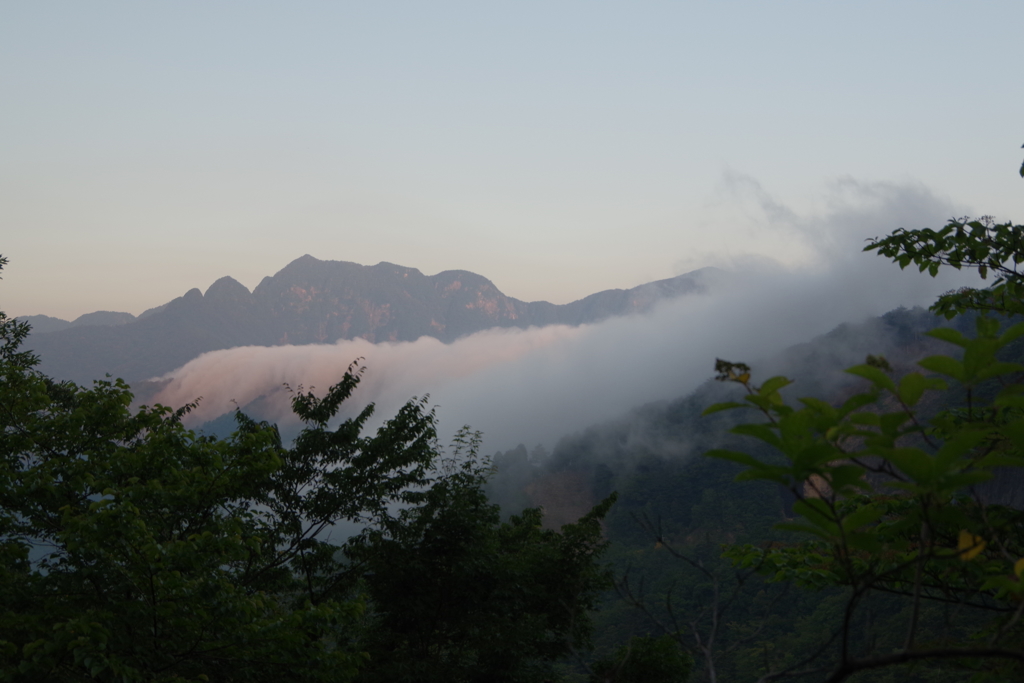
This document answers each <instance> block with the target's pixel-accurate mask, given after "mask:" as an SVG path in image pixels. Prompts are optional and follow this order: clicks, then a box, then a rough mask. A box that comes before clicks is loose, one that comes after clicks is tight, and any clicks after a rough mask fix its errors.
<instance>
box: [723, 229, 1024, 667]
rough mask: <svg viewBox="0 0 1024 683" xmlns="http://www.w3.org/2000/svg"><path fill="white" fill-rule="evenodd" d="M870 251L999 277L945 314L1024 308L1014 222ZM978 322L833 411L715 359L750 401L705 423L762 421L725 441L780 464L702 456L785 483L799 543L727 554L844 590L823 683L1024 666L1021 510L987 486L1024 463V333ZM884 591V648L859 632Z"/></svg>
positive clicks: (880, 374) (874, 360) (907, 235)
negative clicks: (888, 608)
mask: <svg viewBox="0 0 1024 683" xmlns="http://www.w3.org/2000/svg"><path fill="white" fill-rule="evenodd" d="M868 248H869V249H877V250H878V251H879V253H881V254H883V255H886V256H890V257H892V258H894V260H896V261H897V262H898V263H899V264H900V265H901V266H906V265H909V264H910V263H916V264H918V265H919V267H920V268H921V270H922V271H924V270H928V271H929V272H930V273H931V274H932V275H934V274H935V273H936V272H937V270H938V268H939V267H940V266H942V265H950V266H953V267H955V268H960V267H963V266H971V267H976V268H978V269H979V270H980V271H981V272H982V274H983V275H985V274H986V270H987V271H993V272H996V273H998V277H997V279H996V281H995V283H994V284H993V286H992V287H990V288H988V289H984V290H961V291H959V292H954V293H950V294H947V295H944V296H943V297H942V298H941V299H940V300H939V302H938V303H937V304H936V306H935V307H934V308H935V309H936V310H937V311H939V312H941V313H945V314H946V315H947V316H948V317H952V316H953V315H956V314H957V313H959V312H963V311H966V310H978V309H980V310H983V311H996V312H999V313H1003V314H1008V315H1012V314H1015V313H1018V312H1021V311H1024V304H1022V302H1021V297H1022V294H1024V289H1022V286H1024V285H1022V282H1021V275H1020V274H1019V273H1018V271H1017V264H1018V263H1020V262H1021V261H1024V242H1022V228H1021V227H1020V226H1015V225H1012V224H1009V223H1006V224H999V225H996V224H993V223H992V222H991V221H987V220H982V221H971V222H964V221H952V222H951V223H950V224H949V225H947V226H946V227H945V228H943V229H942V230H940V231H930V230H920V231H903V230H900V231H897V232H895V233H893V235H892V236H890V237H888V238H886V239H883V240H876V241H874V242H873V243H872V244H871V245H869V247H868ZM1011 262H1012V265H1011ZM975 322H976V334H975V336H973V337H968V336H966V335H964V334H962V333H960V332H958V331H957V330H955V329H951V328H938V329H935V330H933V331H931V332H930V333H928V334H929V335H930V336H932V337H933V338H936V339H939V340H941V341H944V342H947V343H949V344H952V345H953V346H955V347H957V350H956V353H955V355H948V356H946V355H935V356H931V357H929V358H925V359H923V360H921V361H919V363H918V365H919V366H920V368H921V369H922V372H910V373H908V374H906V375H904V376H902V377H898V378H897V377H895V376H894V372H893V370H892V368H891V367H889V364H888V363H887V362H886V361H885V359H884V358H878V357H871V356H869V357H868V359H867V361H866V362H865V363H864V364H862V365H858V366H855V367H852V368H849V369H848V370H847V372H848V373H850V374H851V375H854V376H856V377H859V378H861V379H862V380H864V381H865V385H866V388H865V390H863V391H861V392H859V393H856V394H854V395H852V396H850V397H849V398H846V400H844V401H843V402H842V403H841V404H839V405H833V404H830V403H827V402H825V401H822V400H820V399H815V398H801V399H800V400H799V403H798V405H790V404H788V403H787V402H786V401H785V400H784V398H783V396H782V394H781V390H782V389H784V388H785V387H786V386H788V385H789V384H790V383H791V382H790V381H789V380H788V379H786V378H784V377H773V378H771V379H768V380H766V381H765V382H763V383H762V384H760V385H757V384H754V383H753V382H752V380H751V373H750V368H749V367H748V366H746V365H744V364H742V363H730V362H728V361H722V360H719V361H718V362H717V364H716V371H717V373H718V377H717V379H719V380H720V381H724V382H730V383H735V384H739V385H740V386H742V387H743V390H744V392H745V396H744V397H743V399H742V400H741V401H731V402H726V403H719V404H716V405H713V406H711V407H709V408H708V409H707V410H706V411H705V414H709V413H714V412H718V411H722V410H736V409H744V408H745V409H749V410H753V411H755V412H756V413H758V414H760V415H761V417H762V420H763V421H760V422H752V423H747V424H741V425H738V426H736V427H735V428H733V429H732V432H733V433H735V434H739V435H742V436H746V437H751V438H754V439H756V440H758V441H760V442H761V443H762V445H763V446H766V447H767V448H768V449H769V450H770V451H772V452H774V453H775V454H776V455H775V456H772V457H756V456H754V455H751V454H749V453H745V452H740V451H735V450H723V449H719V450H713V451H710V452H709V453H708V455H709V456H711V457H714V458H720V459H724V460H728V461H731V462H734V463H737V464H739V465H741V466H742V467H743V468H744V469H743V471H742V472H741V473H740V475H739V476H738V479H740V480H766V481H769V482H774V483H777V484H779V485H782V486H784V487H786V488H787V489H788V490H789V491H790V492H791V494H792V495H793V497H794V499H795V502H794V504H793V507H792V510H793V514H794V515H795V516H794V518H793V519H790V520H787V521H785V522H782V523H780V524H778V525H777V527H778V528H779V529H780V530H782V531H785V532H791V533H795V534H797V535H798V536H799V537H803V538H804V539H805V540H803V541H800V542H797V543H792V544H780V543H773V544H770V545H769V546H754V545H746V546H734V547H728V548H727V549H726V551H725V552H726V556H727V557H728V558H730V559H731V560H732V561H733V562H734V563H736V564H737V565H738V566H740V567H749V568H757V569H758V570H759V571H761V572H762V573H764V574H766V575H767V576H770V577H772V579H773V580H775V581H786V582H792V583H796V584H798V585H800V586H803V587H806V588H811V589H824V588H836V587H838V588H842V589H843V590H845V591H846V596H847V597H846V601H845V605H844V608H843V614H842V616H841V619H840V620H839V623H838V626H837V629H836V631H835V633H834V637H835V648H834V650H832V651H829V652H823V653H820V654H821V655H822V656H821V657H818V658H817V659H818V660H823V659H824V661H826V662H828V661H831V663H827V664H826V665H825V669H826V670H827V671H828V672H829V673H828V677H827V679H826V680H828V681H842V680H846V679H847V678H849V677H850V676H852V675H853V674H855V673H857V672H859V671H866V670H871V669H877V668H882V667H888V666H895V665H899V664H906V663H913V662H923V661H929V662H935V661H949V662H951V663H952V664H951V665H955V666H957V667H960V668H961V669H962V670H964V671H969V672H973V673H974V674H976V675H978V676H982V677H984V676H985V675H988V676H991V677H993V678H994V679H996V680H1003V679H1004V678H1005V677H1006V676H1013V675H1019V673H1020V671H1022V670H1024V621H1022V616H1024V513H1022V512H1021V511H1020V510H1017V509H1014V508H1010V507H1006V506H1002V505H996V504H993V503H992V502H991V501H990V500H989V499H987V498H986V496H985V495H983V493H982V490H981V489H979V486H980V485H981V484H983V483H984V482H987V481H990V480H991V479H992V478H993V477H994V476H996V475H997V474H1004V475H1005V473H1008V472H1009V473H1013V472H1019V471H1020V469H1021V468H1024V384H1022V383H1021V378H1022V376H1024V366H1022V365H1021V364H1019V363H1015V362H1008V361H1006V360H1004V359H1003V355H1005V353H1006V352H1007V351H1008V349H1009V348H1010V347H1011V345H1012V344H1014V342H1016V341H1017V340H1019V339H1020V338H1021V337H1022V336H1024V323H1017V324H1013V325H1010V326H1008V327H1006V326H1004V325H1002V324H1000V322H999V321H998V320H997V319H993V318H987V317H984V316H979V317H978V318H977V319H976V321H975ZM878 595H888V596H891V597H893V599H897V600H899V602H898V603H897V604H898V605H899V606H900V607H899V609H898V610H896V612H897V614H898V618H899V620H900V621H901V622H902V635H901V636H900V638H899V642H896V643H888V644H886V645H885V646H884V647H883V646H882V645H880V644H878V643H872V642H870V641H865V640H864V639H863V638H860V637H858V634H856V633H855V629H854V624H855V622H856V621H857V619H858V618H859V615H860V612H862V611H863V608H864V605H866V604H867V603H868V602H870V601H871V600H873V599H874V598H875V597H876V596H878ZM940 608H941V610H942V611H943V614H944V615H945V616H943V617H942V618H941V619H940V618H938V613H937V612H936V610H937V609H940ZM828 658H834V659H832V660H829V659H828ZM812 663H813V662H810V661H808V662H805V664H812ZM818 668H820V667H818ZM793 670H794V666H793V662H781V661H780V662H775V663H770V664H767V665H766V667H765V670H764V678H765V679H772V678H776V677H779V676H780V675H782V674H783V673H785V672H786V671H793ZM812 670H813V669H812Z"/></svg>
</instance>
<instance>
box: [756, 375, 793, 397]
mask: <svg viewBox="0 0 1024 683" xmlns="http://www.w3.org/2000/svg"><path fill="white" fill-rule="evenodd" d="M792 383H793V380H790V379H787V378H785V377H782V376H778V377H772V378H771V379H769V380H767V381H765V383H764V384H762V385H761V389H760V390H759V391H758V393H759V394H761V395H762V396H767V395H768V394H771V393H774V392H776V391H778V390H779V389H782V388H783V387H786V386H789V385H790V384H792Z"/></svg>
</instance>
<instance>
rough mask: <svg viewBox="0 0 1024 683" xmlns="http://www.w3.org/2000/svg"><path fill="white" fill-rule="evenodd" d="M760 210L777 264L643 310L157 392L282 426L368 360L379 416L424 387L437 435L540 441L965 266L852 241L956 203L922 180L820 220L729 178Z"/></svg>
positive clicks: (321, 358)
mask: <svg viewBox="0 0 1024 683" xmlns="http://www.w3.org/2000/svg"><path fill="white" fill-rule="evenodd" d="M733 180H734V183H735V184H736V185H737V187H738V189H737V192H744V193H746V194H745V197H741V198H740V199H745V201H748V202H749V201H751V196H752V197H753V201H754V208H755V209H756V208H757V207H758V206H760V207H762V209H763V213H762V218H761V220H762V227H763V229H764V230H766V231H774V232H775V233H776V234H777V235H778V237H779V239H783V240H787V241H790V242H792V243H793V244H794V249H800V250H802V254H803V258H801V259H800V263H799V264H798V265H788V266H783V265H781V264H779V263H778V262H776V261H772V260H769V259H766V258H752V257H750V256H749V255H743V254H742V253H741V250H737V252H736V254H734V258H733V259H732V261H731V262H730V263H729V264H726V265H728V266H729V267H730V271H729V272H726V273H723V274H721V275H720V276H719V277H717V278H715V280H714V281H712V282H710V283H709V285H710V287H709V289H710V291H709V293H707V294H703V295H692V296H688V297H684V298H681V299H677V300H674V301H668V302H664V303H662V304H661V305H659V306H658V307H656V308H655V309H654V310H653V311H652V312H651V313H650V314H647V315H644V316H635V317H628V318H615V319H610V320H607V321H605V322H603V323H599V324H595V325H588V326H583V327H578V328H570V327H565V326H554V327H545V328H539V329H538V328H532V329H529V330H490V331H485V332H481V333H478V334H474V335H472V336H469V337H465V338H462V339H459V340H457V341H455V342H454V343H452V344H448V345H445V344H442V343H441V342H439V341H437V340H435V339H432V338H426V337H424V338H422V339H420V340H418V341H415V342H407V343H399V344H370V343H368V342H365V341H362V340H355V341H342V342H339V343H337V344H332V345H316V346H278V347H269V348H265V347H241V348H235V349H228V350H224V351H215V352H212V353H208V354H205V355H203V356H201V357H199V358H197V359H195V360H193V361H192V362H190V363H188V364H187V365H185V366H184V367H182V368H180V369H178V370H176V371H174V372H172V373H170V374H169V375H168V376H167V378H168V379H170V382H169V383H168V384H167V386H166V387H165V388H164V389H163V390H162V391H161V392H160V393H159V394H158V395H157V396H156V397H155V400H156V401H158V402H161V403H164V404H167V405H172V406H175V405H180V404H182V403H184V402H186V401H191V400H194V399H195V398H196V397H197V396H202V397H203V401H202V403H201V409H200V411H199V412H198V417H197V419H198V420H200V421H202V420H207V419H212V418H213V417H216V416H217V415H219V414H222V413H224V412H227V411H230V410H232V409H233V408H234V407H235V405H236V404H237V405H243V406H244V405H246V404H249V403H251V402H252V401H254V400H256V399H258V398H260V397H263V398H262V400H261V401H260V403H259V405H260V411H261V412H263V413H264V414H263V415H261V416H260V417H264V418H266V419H271V420H275V421H279V422H282V423H283V424H287V423H288V419H289V414H290V413H289V409H288V396H289V395H288V393H287V392H286V391H283V390H282V389H281V387H282V384H283V383H288V384H290V385H292V386H296V385H298V384H303V385H305V386H306V387H309V386H314V387H318V388H320V389H321V390H323V389H326V388H327V387H328V386H329V385H330V384H332V383H333V382H336V381H337V380H338V379H340V377H341V375H342V374H343V373H344V371H345V368H346V367H347V366H348V365H349V363H351V362H352V361H353V360H354V359H356V358H360V357H361V358H363V359H364V360H363V361H362V363H363V364H365V365H366V367H367V372H366V375H365V378H364V382H363V383H362V385H361V386H360V387H359V389H358V390H357V392H356V394H355V396H354V399H353V404H354V405H353V410H355V409H357V408H358V407H359V406H362V405H365V404H366V403H368V402H371V401H372V402H375V403H376V404H377V415H378V416H379V417H380V419H383V418H385V417H387V416H388V415H391V414H394V412H395V411H396V410H397V409H398V407H399V406H400V405H401V404H402V403H404V402H405V401H407V400H408V399H409V398H410V397H412V396H423V395H424V394H428V393H429V394H430V398H431V404H433V405H436V406H437V407H438V414H439V417H440V422H441V433H442V438H445V439H446V438H448V437H449V436H450V435H451V434H452V433H453V432H454V431H455V430H456V429H458V428H459V427H460V426H462V425H463V424H469V425H471V426H472V427H473V428H475V429H480V430H482V431H483V432H484V437H485V441H484V450H485V451H486V452H493V451H494V450H497V449H507V448H511V447H514V446H515V445H516V444H518V443H520V442H524V443H527V444H536V443H545V444H549V445H550V444H552V443H553V442H554V441H555V440H556V439H557V438H558V437H560V436H562V435H564V434H567V433H571V432H574V431H577V430H579V429H582V428H584V427H586V426H587V425H589V424H592V423H595V422H599V421H602V420H605V419H608V418H611V417H614V416H616V415H618V414H621V413H622V412H624V411H626V410H628V409H629V408H632V407H634V406H636V405H639V404H641V403H645V402H649V401H654V400H660V399H666V398H673V397H676V396H679V395H682V394H685V393H687V392H689V391H691V390H692V389H693V388H695V387H696V386H697V385H698V384H699V383H701V382H703V381H705V380H706V379H707V378H708V377H709V376H711V374H712V367H713V364H714V360H715V358H716V357H722V358H727V359H730V360H745V361H748V362H751V361H756V360H757V359H758V358H761V357H765V356H767V355H770V354H773V353H776V352H778V351H780V350H781V349H783V348H785V347H787V346H789V345H792V344H795V343H799V342H801V341H805V340H807V339H809V338H811V337H814V336H816V335H819V334H823V333H825V332H827V331H829V330H830V329H832V328H834V327H835V326H836V325H838V324H840V323H842V322H847V321H859V320H862V319H863V318H865V317H867V316H870V315H878V314H881V313H883V312H885V311H887V310H891V309H892V308H895V307H897V306H901V305H902V306H913V305H927V304H929V303H930V302H931V301H932V300H933V299H934V297H935V296H936V295H937V294H939V293H941V292H942V291H945V290H947V289H950V288H952V287H956V286H960V285H962V284H965V283H968V282H974V281H975V280H976V278H974V277H972V276H971V275H970V274H964V273H943V274H942V275H940V277H939V278H936V279H932V278H930V277H928V276H927V275H921V274H919V273H917V272H916V269H908V270H907V271H900V269H899V268H898V267H897V266H895V265H894V264H892V263H890V262H888V261H887V260H886V259H882V258H879V257H878V256H875V255H873V254H865V253H862V252H861V249H862V248H863V245H864V240H865V238H869V237H875V236H880V235H884V234H886V233H888V232H890V231H891V230H893V229H894V228H896V227H900V226H902V227H907V228H917V227H926V226H929V227H938V226H940V225H942V224H943V223H944V221H945V220H946V219H947V218H949V216H950V215H953V214H954V213H956V211H955V207H952V206H951V205H950V204H948V203H947V202H944V201H941V200H939V199H938V198H936V197H934V196H933V195H931V194H930V193H929V192H927V191H926V190H925V189H923V188H921V187H919V186H900V185H891V184H874V185H864V184H858V183H854V182H853V181H847V182H846V183H845V184H841V185H840V186H839V187H838V189H837V191H836V192H835V193H834V196H832V197H831V198H830V200H829V201H828V202H827V204H826V206H827V209H826V210H825V211H824V212H823V213H822V214H821V215H818V216H798V215H796V214H795V213H794V212H792V211H790V210H789V209H787V208H786V207H784V206H782V205H781V204H779V203H778V202H776V201H775V200H773V199H771V198H770V197H767V196H766V195H764V193H763V192H762V191H761V190H760V188H759V187H758V186H756V183H755V184H753V185H751V183H753V181H749V179H741V180H742V182H740V181H737V180H735V179H733Z"/></svg>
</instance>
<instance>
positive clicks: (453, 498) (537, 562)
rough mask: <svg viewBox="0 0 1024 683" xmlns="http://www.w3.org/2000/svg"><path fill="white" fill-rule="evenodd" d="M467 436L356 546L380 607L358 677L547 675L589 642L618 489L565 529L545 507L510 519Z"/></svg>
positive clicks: (604, 582) (354, 553) (604, 583)
mask: <svg viewBox="0 0 1024 683" xmlns="http://www.w3.org/2000/svg"><path fill="white" fill-rule="evenodd" d="M463 443H464V445H466V446H468V452H466V453H465V454H464V456H465V458H464V459H463V460H461V462H459V457H458V455H457V456H456V458H453V459H452V460H450V461H448V462H447V463H446V467H447V468H448V473H447V474H446V476H444V477H443V478H442V479H441V480H440V481H439V482H438V483H436V484H435V485H434V486H432V487H431V488H430V489H429V490H428V491H426V492H425V494H424V496H423V499H422V500H421V501H420V502H419V503H418V504H417V505H416V506H414V507H411V508H408V509H406V510H404V511H403V512H402V513H401V514H400V515H399V516H398V518H397V519H395V520H392V521H390V522H388V523H387V524H386V525H384V526H383V527H382V528H381V529H379V530H375V531H373V532H370V533H369V534H367V536H366V537H365V538H363V539H362V542H361V543H360V544H359V545H356V546H354V547H353V548H352V549H350V551H349V554H350V556H351V557H352V558H353V560H355V561H357V562H361V563H364V566H365V569H366V571H367V574H366V586H367V588H368V590H369V593H370V598H371V604H372V610H373V614H372V616H371V625H370V630H369V635H368V638H367V646H368V648H369V652H370V657H371V664H370V666H369V667H368V669H367V671H366V672H365V674H364V676H362V677H361V680H366V681H375V682H376V681H382V682H383V681H395V682H399V681H423V682H428V681H438V682H442V681H444V682H448V681H450V682H453V683H457V682H461V681H466V682H469V681H479V682H480V683H484V682H488V681H494V682H496V683H498V682H501V681H510V682H511V681H516V682H520V681H521V682H529V681H538V682H540V681H544V680H549V678H550V677H551V675H552V663H553V662H554V661H556V660H558V659H559V658H562V657H564V656H566V655H568V654H569V653H571V652H573V651H575V650H576V649H583V648H586V647H587V645H588V642H589V634H590V630H591V627H590V617H589V614H588V611H589V610H591V609H593V607H594V605H595V601H596V598H597V596H598V595H599V594H600V592H601V591H602V590H604V589H606V588H607V587H608V586H609V585H610V577H609V575H608V573H607V571H606V570H602V569H601V568H599V567H598V566H597V564H596V562H595V560H596V558H597V556H598V554H599V553H600V552H601V551H602V549H603V548H604V546H605V545H606V542H605V541H604V540H603V539H602V537H601V529H600V524H599V522H600V520H601V518H602V517H604V515H605V514H606V512H607V511H608V508H609V507H610V505H611V503H612V500H613V498H609V499H608V500H606V501H605V502H604V503H602V504H601V505H599V506H598V507H597V508H595V509H594V511H593V512H591V513H590V514H589V515H587V516H586V517H584V518H583V519H581V520H580V521H579V522H578V523H576V524H571V525H567V526H565V527H563V528H562V530H561V533H556V532H554V531H550V530H545V529H542V528H541V512H540V510H538V509H530V510H525V511H524V512H523V513H522V514H521V515H517V516H513V517H512V518H511V519H509V520H508V521H507V522H502V521H501V519H500V513H499V508H498V506H497V505H495V504H492V503H490V502H488V500H487V498H486V495H485V494H484V491H483V486H484V483H485V479H486V469H485V468H484V464H482V463H480V462H479V461H478V460H477V459H476V457H475V443H473V442H472V440H467V441H464V442H463Z"/></svg>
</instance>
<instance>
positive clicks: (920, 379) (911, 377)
mask: <svg viewBox="0 0 1024 683" xmlns="http://www.w3.org/2000/svg"><path fill="white" fill-rule="evenodd" d="M927 388H928V380H927V379H925V377H924V375H922V374H921V373H919V372H911V373H910V374H908V375H905V376H904V377H903V379H901V380H900V390H899V397H900V400H901V401H903V402H904V403H905V404H907V405H908V406H915V405H917V402H918V401H920V400H921V396H922V395H923V394H924V390H925V389H927Z"/></svg>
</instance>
